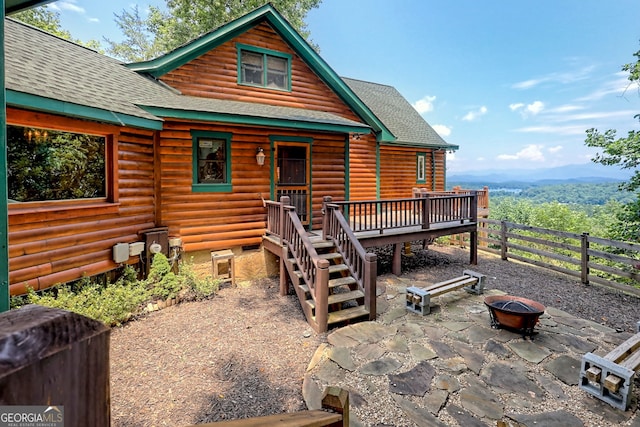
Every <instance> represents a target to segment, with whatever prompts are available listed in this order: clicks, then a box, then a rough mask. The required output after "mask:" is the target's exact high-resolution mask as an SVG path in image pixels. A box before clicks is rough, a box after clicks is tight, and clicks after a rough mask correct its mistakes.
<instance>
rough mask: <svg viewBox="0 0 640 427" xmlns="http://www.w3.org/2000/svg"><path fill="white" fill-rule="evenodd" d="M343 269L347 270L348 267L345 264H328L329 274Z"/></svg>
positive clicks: (340, 271)
mask: <svg viewBox="0 0 640 427" xmlns="http://www.w3.org/2000/svg"><path fill="white" fill-rule="evenodd" d="M343 271H349V267H348V266H346V265H345V264H335V265H330V266H329V274H332V273H342V272H343Z"/></svg>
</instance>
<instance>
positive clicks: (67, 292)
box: [27, 266, 149, 326]
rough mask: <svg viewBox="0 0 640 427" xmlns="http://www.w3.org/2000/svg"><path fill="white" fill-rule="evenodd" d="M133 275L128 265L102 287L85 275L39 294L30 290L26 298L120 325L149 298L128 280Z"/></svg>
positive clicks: (133, 282)
mask: <svg viewBox="0 0 640 427" xmlns="http://www.w3.org/2000/svg"><path fill="white" fill-rule="evenodd" d="M132 276H133V277H135V270H134V269H133V268H132V267H129V266H127V267H125V270H124V274H123V275H122V277H120V279H118V280H117V281H116V282H115V283H107V284H106V285H104V286H103V285H100V284H98V283H95V282H92V281H91V279H90V278H85V279H82V280H80V281H78V282H76V283H72V284H64V285H58V286H56V287H55V288H53V289H49V290H46V291H43V292H41V293H40V294H38V293H36V292H35V291H33V290H32V289H30V290H29V293H28V295H27V299H28V301H29V302H30V303H31V304H40V305H43V306H46V307H53V308H60V309H63V310H69V311H73V312H75V313H78V314H81V315H83V316H87V317H91V318H93V319H96V320H100V321H101V322H103V323H105V324H107V325H109V326H114V325H120V324H122V323H123V322H126V321H127V320H129V319H130V318H131V317H133V316H134V315H136V314H137V313H139V312H140V307H141V306H142V304H143V303H144V302H145V301H147V300H148V299H149V295H148V292H147V291H146V289H145V287H144V286H143V285H142V284H141V282H139V281H137V280H133V281H131V280H130V279H131V277H132Z"/></svg>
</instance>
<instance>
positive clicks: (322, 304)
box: [313, 259, 329, 333]
mask: <svg viewBox="0 0 640 427" xmlns="http://www.w3.org/2000/svg"><path fill="white" fill-rule="evenodd" d="M313 287H314V288H315V289H313V293H314V295H315V300H316V313H315V314H316V324H317V328H318V330H317V331H316V332H318V333H322V332H327V329H329V325H328V318H329V261H327V260H326V259H320V260H318V269H317V271H316V282H315V283H314V286H313Z"/></svg>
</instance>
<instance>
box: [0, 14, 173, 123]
mask: <svg viewBox="0 0 640 427" xmlns="http://www.w3.org/2000/svg"><path fill="white" fill-rule="evenodd" d="M5 52H6V55H5V57H6V60H5V64H6V87H7V89H9V90H13V91H16V92H21V93H25V94H30V95H36V96H39V97H44V98H49V99H53V100H57V101H63V102H68V103H71V104H76V105H81V106H87V107H94V108H98V109H101V110H105V111H112V112H115V113H121V114H126V115H130V116H134V117H139V118H144V119H151V120H158V118H157V117H155V116H153V115H151V114H149V113H147V112H146V111H144V110H143V109H141V108H139V107H138V106H136V105H135V104H134V103H133V102H132V100H133V99H135V97H136V96H142V95H150V94H153V93H157V94H162V93H164V92H167V91H168V90H167V89H165V88H163V87H161V86H160V85H158V84H156V83H154V82H153V81H151V80H149V79H147V78H145V77H143V76H141V75H139V74H137V73H135V72H133V71H130V70H128V69H126V68H125V67H124V66H123V65H122V63H120V62H119V61H117V60H115V59H112V58H109V57H108V56H105V55H101V54H99V53H97V52H94V51H92V50H90V49H87V48H85V47H82V46H79V45H77V44H74V43H72V42H69V41H67V40H64V39H61V38H58V37H55V36H52V35H50V34H48V33H46V32H44V31H41V30H39V29H36V28H33V27H30V26H28V25H25V24H22V23H20V22H17V21H13V20H11V19H7V20H5Z"/></svg>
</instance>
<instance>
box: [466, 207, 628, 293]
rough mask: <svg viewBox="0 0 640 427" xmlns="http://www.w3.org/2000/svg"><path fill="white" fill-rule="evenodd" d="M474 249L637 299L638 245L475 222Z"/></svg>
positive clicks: (563, 232)
mask: <svg viewBox="0 0 640 427" xmlns="http://www.w3.org/2000/svg"><path fill="white" fill-rule="evenodd" d="M478 226H479V228H478V249H479V250H483V251H485V252H491V253H494V254H496V255H500V257H501V258H502V259H503V260H507V259H509V258H511V259H515V260H518V261H522V262H526V263H529V264H534V265H537V266H539V267H544V268H548V269H551V270H554V271H558V272H560V273H564V274H568V275H570V276H574V277H577V278H579V279H580V280H581V282H582V283H584V284H589V283H591V282H593V283H597V284H599V285H603V286H607V287H610V288H613V289H617V290H619V291H622V292H626V293H630V294H633V295H636V296H639V297H640V287H639V286H640V244H635V243H627V242H620V241H616V240H609V239H602V238H599V237H594V236H590V235H589V233H581V234H579V233H571V232H566V231H558V230H549V229H546V228H540V227H533V226H529V225H522V224H515V223H512V222H508V221H497V220H492V219H486V218H478Z"/></svg>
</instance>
